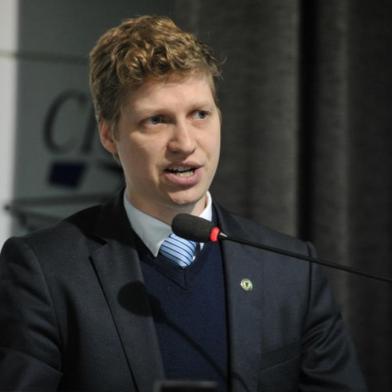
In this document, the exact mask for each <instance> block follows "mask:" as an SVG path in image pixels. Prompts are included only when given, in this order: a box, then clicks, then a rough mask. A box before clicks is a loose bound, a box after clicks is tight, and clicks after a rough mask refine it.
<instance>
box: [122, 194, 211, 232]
mask: <svg viewBox="0 0 392 392" xmlns="http://www.w3.org/2000/svg"><path fill="white" fill-rule="evenodd" d="M127 200H128V201H129V202H130V203H131V204H132V205H133V206H134V207H135V208H137V209H138V210H140V211H142V212H144V213H145V214H147V215H150V216H152V217H154V218H155V219H158V220H160V221H161V222H164V223H166V224H168V225H169V226H170V225H171V223H172V221H173V219H174V217H175V216H176V215H178V214H191V215H197V216H199V215H200V214H201V213H202V212H203V211H204V209H205V208H206V207H207V203H208V196H207V195H205V196H203V198H202V199H200V200H199V201H198V202H196V203H192V204H186V205H162V206H161V205H144V204H140V203H137V201H135V200H133V199H132V198H130V197H129V196H128V195H127Z"/></svg>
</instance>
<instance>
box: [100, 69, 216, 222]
mask: <svg viewBox="0 0 392 392" xmlns="http://www.w3.org/2000/svg"><path fill="white" fill-rule="evenodd" d="M220 125H221V123H220V113H219V110H218V108H217V106H216V104H215V101H214V97H213V94H212V91H211V86H210V83H209V79H208V77H207V76H205V75H202V74H197V75H191V76H188V77H185V78H178V77H177V78H175V77H172V78H169V79H168V80H166V81H156V80H149V81H147V82H146V83H144V84H143V85H142V86H141V87H139V88H138V89H136V90H135V91H133V92H132V93H131V95H130V96H129V97H128V100H127V101H126V104H125V105H124V107H123V109H122V111H121V114H120V118H119V121H118V124H117V128H116V130H115V132H114V136H113V137H112V133H111V131H110V124H107V123H106V122H105V121H102V122H101V124H100V136H101V141H102V144H103V145H104V147H105V148H106V149H107V150H108V151H109V152H111V153H115V154H118V157H119V159H120V162H121V165H122V167H123V170H124V174H125V179H126V186H127V188H126V194H127V197H128V200H130V201H131V202H132V204H133V205H134V206H135V207H137V208H138V209H140V210H142V211H144V212H146V213H148V214H150V215H152V216H154V217H156V218H158V219H160V220H162V221H165V222H167V223H170V222H171V220H172V218H173V217H174V216H175V215H176V214H177V213H179V212H187V213H193V214H199V213H200V212H201V211H202V210H203V209H204V207H205V203H206V192H207V190H208V188H209V187H210V184H211V182H212V179H213V177H214V174H215V171H216V169H217V166H218V160H219V153H220Z"/></svg>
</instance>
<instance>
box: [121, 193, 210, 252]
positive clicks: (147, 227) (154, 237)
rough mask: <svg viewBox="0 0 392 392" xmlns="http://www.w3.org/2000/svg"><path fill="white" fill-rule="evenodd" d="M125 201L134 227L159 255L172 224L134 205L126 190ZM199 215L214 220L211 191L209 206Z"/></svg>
mask: <svg viewBox="0 0 392 392" xmlns="http://www.w3.org/2000/svg"><path fill="white" fill-rule="evenodd" d="M123 202H124V208H125V211H126V213H127V216H128V220H129V223H130V224H131V226H132V229H133V230H134V231H135V232H136V234H137V235H138V236H139V237H140V239H141V240H142V241H143V242H144V244H145V245H146V246H147V248H148V249H149V250H150V252H151V253H152V254H153V255H154V257H157V255H158V252H159V248H160V247H161V245H162V242H163V241H164V240H165V239H166V238H167V237H168V236H169V235H170V234H171V233H172V232H173V231H172V229H171V226H169V225H168V224H166V223H164V222H162V221H160V220H158V219H156V218H154V217H152V216H151V215H148V214H146V213H144V212H142V211H140V210H138V209H137V208H136V207H134V206H133V205H132V204H131V203H130V202H129V201H128V199H127V197H126V195H125V191H124V197H123ZM199 216H200V218H204V219H207V220H209V221H211V220H212V198H211V194H210V193H209V192H207V206H206V208H205V209H204V210H203V212H202V213H201V214H200V215H199Z"/></svg>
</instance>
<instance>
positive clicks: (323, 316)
mask: <svg viewBox="0 0 392 392" xmlns="http://www.w3.org/2000/svg"><path fill="white" fill-rule="evenodd" d="M309 249H310V255H311V256H313V257H315V251H314V249H313V247H312V246H311V245H309ZM310 269H311V274H310V282H309V296H308V298H309V302H308V308H307V312H306V317H305V321H304V335H303V341H302V361H301V363H302V368H301V377H300V380H301V382H300V388H299V389H300V391H312V392H321V391H325V392H326V391H336V392H337V391H342V392H343V391H356V392H357V391H358V392H359V391H366V390H367V389H366V386H365V382H364V380H363V377H362V374H361V371H360V368H359V365H358V362H357V359H356V354H355V350H354V346H353V343H352V341H351V338H350V336H349V334H348V333H347V331H346V329H345V326H344V325H343V324H344V323H343V320H342V317H341V314H340V311H339V309H338V307H337V305H336V304H335V302H334V299H333V298H332V293H331V290H330V289H329V287H328V283H327V279H326V277H325V275H324V274H323V273H322V272H321V271H320V268H319V267H318V266H317V265H315V264H313V263H312V264H310Z"/></svg>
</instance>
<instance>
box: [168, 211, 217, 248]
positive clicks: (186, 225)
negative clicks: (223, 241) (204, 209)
mask: <svg viewBox="0 0 392 392" xmlns="http://www.w3.org/2000/svg"><path fill="white" fill-rule="evenodd" d="M215 229H217V230H219V229H218V228H217V227H215V226H214V224H213V223H211V222H210V221H209V220H207V219H203V218H199V217H198V216H194V215H190V214H178V215H176V216H175V217H174V219H173V222H172V230H173V233H174V234H176V235H178V236H179V237H182V238H185V239H187V240H190V241H196V242H209V241H216V240H217V239H216V238H215V239H214V238H212V237H211V234H212V233H213V232H214V230H215Z"/></svg>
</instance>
